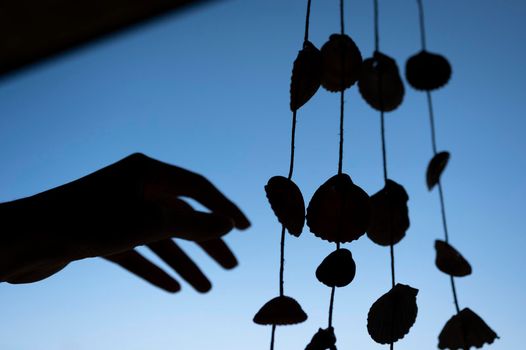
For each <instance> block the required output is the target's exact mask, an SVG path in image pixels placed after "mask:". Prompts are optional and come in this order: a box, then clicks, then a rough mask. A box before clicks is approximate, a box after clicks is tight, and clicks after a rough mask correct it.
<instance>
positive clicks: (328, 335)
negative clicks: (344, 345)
mask: <svg viewBox="0 0 526 350" xmlns="http://www.w3.org/2000/svg"><path fill="white" fill-rule="evenodd" d="M327 349H330V350H336V336H335V335H334V328H333V327H328V328H326V329H323V328H319V329H318V331H317V332H316V334H314V336H313V337H312V340H311V341H310V343H309V344H308V345H307V347H306V348H305V350H327Z"/></svg>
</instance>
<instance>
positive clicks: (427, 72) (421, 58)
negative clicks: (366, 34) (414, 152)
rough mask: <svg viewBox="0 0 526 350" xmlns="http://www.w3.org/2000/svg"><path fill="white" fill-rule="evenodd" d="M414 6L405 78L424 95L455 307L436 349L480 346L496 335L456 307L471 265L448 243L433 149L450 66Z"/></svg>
mask: <svg viewBox="0 0 526 350" xmlns="http://www.w3.org/2000/svg"><path fill="white" fill-rule="evenodd" d="M417 5H418V12H419V22H420V36H421V51H420V52H418V53H417V54H416V55H414V56H412V57H410V58H409V59H408V60H407V63H406V78H407V81H408V82H409V84H410V85H411V86H412V87H413V88H415V89H416V90H420V91H425V93H426V97H427V105H428V112H429V121H430V124H431V145H432V148H433V158H432V159H431V161H430V162H429V165H428V167H427V171H426V182H427V187H428V189H429V190H430V191H431V190H432V189H433V188H435V187H438V195H439V199H440V210H441V216H442V225H443V229H444V240H436V241H435V249H436V260H435V264H436V266H437V267H438V269H439V270H440V271H442V272H444V273H445V274H448V275H449V278H450V282H451V290H452V292H453V301H454V304H455V309H456V314H455V315H453V317H451V318H450V319H449V320H448V321H447V323H446V325H445V326H444V328H443V329H442V331H441V332H440V335H439V336H438V347H439V348H440V349H452V350H456V349H469V348H470V347H472V346H474V347H477V348H480V347H482V346H483V345H484V344H491V343H493V341H494V340H495V339H496V338H498V336H497V334H496V333H495V332H494V331H493V330H492V329H491V328H490V327H489V326H488V325H487V324H486V323H485V322H484V321H483V320H482V318H480V317H479V316H478V315H477V314H476V313H474V312H473V311H471V309H469V308H464V309H462V310H460V307H459V303H458V298H457V291H456V286H455V277H464V276H468V275H470V274H471V265H470V264H469V263H468V261H467V260H466V259H465V258H464V257H463V256H462V255H461V254H460V253H459V252H458V251H457V250H456V249H455V248H453V246H451V245H450V244H449V236H448V229H447V222H446V208H445V203H444V192H443V187H442V183H441V181H440V176H441V175H442V172H443V171H444V169H445V168H446V165H447V163H448V161H449V152H447V151H442V152H437V146H436V133H435V121H434V113H433V103H432V99H431V91H433V90H436V89H439V88H441V87H443V86H444V85H446V84H447V82H448V81H449V79H450V77H451V66H450V64H449V62H448V61H447V59H446V58H445V57H443V56H441V55H438V54H435V53H431V52H429V51H427V47H426V35H425V25H424V10H423V5H422V0H417Z"/></svg>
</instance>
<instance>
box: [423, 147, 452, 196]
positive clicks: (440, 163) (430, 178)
mask: <svg viewBox="0 0 526 350" xmlns="http://www.w3.org/2000/svg"><path fill="white" fill-rule="evenodd" d="M448 161H449V152H446V151H444V152H439V153H437V154H435V156H434V157H433V159H431V161H430V162H429V165H428V166H427V171H426V182H427V188H428V189H429V190H430V191H431V190H432V189H433V187H435V185H436V184H437V183H438V182H439V181H440V176H441V175H442V172H443V171H444V169H445V168H446V166H447V163H448Z"/></svg>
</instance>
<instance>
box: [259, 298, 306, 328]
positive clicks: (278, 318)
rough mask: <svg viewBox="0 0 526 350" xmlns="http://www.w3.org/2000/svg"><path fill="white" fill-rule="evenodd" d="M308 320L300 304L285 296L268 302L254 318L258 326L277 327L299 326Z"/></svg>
mask: <svg viewBox="0 0 526 350" xmlns="http://www.w3.org/2000/svg"><path fill="white" fill-rule="evenodd" d="M306 319H307V314H306V313H305V311H303V309H302V308H301V306H300V304H299V303H298V302H297V301H296V300H294V299H293V298H291V297H287V296H285V295H281V296H279V297H275V298H274V299H272V300H270V301H268V302H267V303H266V304H265V305H263V306H262V307H261V309H259V311H258V312H257V313H256V315H255V316H254V322H255V323H257V324H261V325H277V326H285V325H291V324H297V323H301V322H303V321H305V320H306Z"/></svg>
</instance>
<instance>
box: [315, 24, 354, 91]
mask: <svg viewBox="0 0 526 350" xmlns="http://www.w3.org/2000/svg"><path fill="white" fill-rule="evenodd" d="M321 61H322V74H321V85H322V86H323V87H324V88H325V89H327V90H329V91H331V92H336V91H342V90H345V89H347V88H349V87H351V86H352V85H353V84H354V83H356V81H357V80H358V78H359V77H360V70H361V66H362V54H361V53H360V50H359V49H358V47H357V46H356V44H355V43H354V41H353V40H352V39H351V38H350V37H349V36H348V35H345V34H332V35H331V36H330V38H329V41H327V42H326V43H325V44H324V45H323V46H322V48H321Z"/></svg>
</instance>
